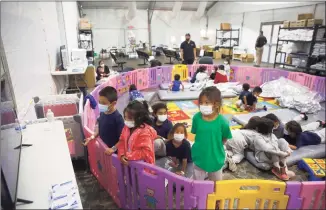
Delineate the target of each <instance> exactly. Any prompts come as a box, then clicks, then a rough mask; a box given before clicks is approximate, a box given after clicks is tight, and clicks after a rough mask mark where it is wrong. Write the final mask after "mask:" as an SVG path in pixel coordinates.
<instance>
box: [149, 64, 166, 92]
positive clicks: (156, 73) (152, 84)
mask: <svg viewBox="0 0 326 210" xmlns="http://www.w3.org/2000/svg"><path fill="white" fill-rule="evenodd" d="M148 76H149V88H156V87H157V86H158V85H160V84H161V83H162V81H163V68H158V67H152V68H149V70H148Z"/></svg>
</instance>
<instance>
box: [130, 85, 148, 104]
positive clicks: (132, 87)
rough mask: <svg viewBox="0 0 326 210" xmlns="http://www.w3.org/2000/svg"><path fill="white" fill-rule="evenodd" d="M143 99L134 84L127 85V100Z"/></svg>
mask: <svg viewBox="0 0 326 210" xmlns="http://www.w3.org/2000/svg"><path fill="white" fill-rule="evenodd" d="M134 100H137V101H145V99H144V96H143V94H142V93H141V92H139V91H138V90H137V87H136V85H134V84H132V85H130V87H129V101H134Z"/></svg>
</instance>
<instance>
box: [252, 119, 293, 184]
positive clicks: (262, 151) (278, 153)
mask: <svg viewBox="0 0 326 210" xmlns="http://www.w3.org/2000/svg"><path fill="white" fill-rule="evenodd" d="M273 127H274V123H273V121H271V120H270V119H268V118H264V117H262V118H261V119H260V122H259V123H258V125H257V132H258V133H257V134H256V135H255V136H254V137H253V147H254V153H255V159H256V161H257V162H259V163H271V164H273V169H272V173H273V174H274V175H275V176H276V177H277V178H279V179H281V180H284V181H286V180H289V176H288V171H287V167H286V157H288V156H290V154H291V152H292V150H291V149H290V148H289V146H288V144H287V142H286V141H285V140H284V141H282V139H280V140H279V139H277V138H276V136H275V135H274V134H273V133H272V131H273ZM291 173H292V172H291Z"/></svg>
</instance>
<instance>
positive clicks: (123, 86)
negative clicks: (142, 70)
mask: <svg viewBox="0 0 326 210" xmlns="http://www.w3.org/2000/svg"><path fill="white" fill-rule="evenodd" d="M131 75H132V72H127V73H121V74H119V75H118V76H117V77H116V78H117V87H116V88H117V92H118V94H119V95H122V94H123V93H125V92H128V91H129V86H130V85H131Z"/></svg>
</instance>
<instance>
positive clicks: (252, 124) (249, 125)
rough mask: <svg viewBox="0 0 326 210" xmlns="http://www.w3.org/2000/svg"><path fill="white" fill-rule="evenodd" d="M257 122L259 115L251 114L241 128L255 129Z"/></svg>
mask: <svg viewBox="0 0 326 210" xmlns="http://www.w3.org/2000/svg"><path fill="white" fill-rule="evenodd" d="M259 122H260V117H258V116H253V117H251V118H250V119H249V121H248V123H247V124H246V125H245V126H244V127H243V129H248V130H256V129H257V125H258V124H259Z"/></svg>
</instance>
